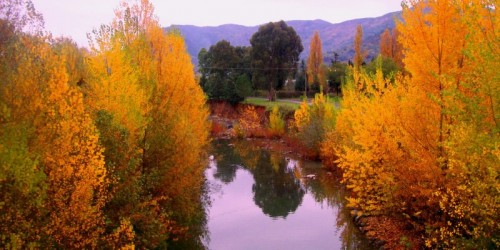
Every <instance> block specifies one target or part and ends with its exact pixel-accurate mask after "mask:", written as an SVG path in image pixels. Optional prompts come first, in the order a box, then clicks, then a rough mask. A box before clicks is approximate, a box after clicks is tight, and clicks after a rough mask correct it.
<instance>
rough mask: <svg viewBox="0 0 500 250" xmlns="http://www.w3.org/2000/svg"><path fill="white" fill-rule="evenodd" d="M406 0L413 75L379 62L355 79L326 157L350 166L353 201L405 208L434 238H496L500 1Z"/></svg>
mask: <svg viewBox="0 0 500 250" xmlns="http://www.w3.org/2000/svg"><path fill="white" fill-rule="evenodd" d="M405 4H406V5H404V8H403V21H402V22H400V23H398V24H397V29H398V31H399V32H400V36H399V41H400V43H401V44H402V45H403V48H404V49H403V52H404V55H405V57H404V58H405V59H404V63H405V66H406V70H407V71H408V72H409V73H410V75H411V77H408V78H405V77H396V79H395V82H394V84H391V82H390V81H389V79H388V77H387V76H384V75H383V73H382V70H381V64H379V66H378V69H377V72H376V74H366V73H365V72H363V71H361V72H359V73H358V75H357V76H356V77H352V78H349V79H350V80H349V81H348V83H347V84H346V86H345V88H344V89H343V93H344V97H343V102H342V104H341V105H342V110H341V111H340V112H339V114H338V119H337V124H336V129H335V131H333V132H330V133H328V134H327V139H326V140H325V142H324V143H323V144H322V153H323V157H324V159H325V162H326V163H327V164H333V163H338V164H339V167H340V168H341V169H342V170H343V175H344V182H345V183H346V184H347V187H348V188H349V189H351V190H352V191H353V195H352V196H351V197H350V198H349V199H348V200H349V203H350V206H352V207H356V208H357V209H358V210H359V211H361V213H368V214H371V215H380V214H393V215H394V214H397V215H399V217H400V218H404V219H403V220H404V221H405V222H406V223H407V224H408V225H411V227H412V228H414V229H415V230H416V231H419V232H420V233H421V234H422V235H424V239H425V244H426V245H427V247H434V248H469V247H477V246H481V247H480V248H482V247H483V248H486V246H495V245H498V242H499V241H498V236H497V235H498V232H499V227H498V223H494V221H498V213H496V212H495V211H498V208H499V203H498V200H497V201H495V198H491V197H498V190H496V189H495V188H494V187H495V185H497V184H496V183H495V178H496V176H498V173H499V171H500V169H499V167H498V166H499V164H498V162H499V156H498V149H497V147H496V146H494V142H495V141H498V136H499V134H498V125H497V123H496V120H497V117H498V109H497V108H496V107H497V105H498V96H499V92H498V88H497V87H494V85H495V83H494V82H495V80H494V79H495V77H497V76H495V75H498V74H497V73H494V71H493V70H492V69H493V68H494V67H498V58H497V57H498V52H497V51H496V50H497V45H496V43H497V42H495V41H496V40H495V39H498V37H497V36H496V35H495V33H494V29H493V28H492V27H493V26H494V24H495V23H496V22H498V21H497V19H496V18H495V14H496V13H495V11H494V10H495V9H496V6H495V4H494V3H488V4H486V3H484V2H481V1H473V0H471V1H463V2H449V1H439V0H436V1H407V2H405ZM492 6H493V7H492ZM479 30H480V31H481V32H477V31H479ZM479 62H480V63H479ZM479 72H481V73H479ZM353 74H356V72H355V71H354V73H353ZM496 85H498V84H496ZM336 145H338V146H336Z"/></svg>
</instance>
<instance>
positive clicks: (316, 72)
mask: <svg viewBox="0 0 500 250" xmlns="http://www.w3.org/2000/svg"><path fill="white" fill-rule="evenodd" d="M325 74H326V72H325V66H324V64H323V51H322V45H321V39H320V37H319V32H318V31H315V32H314V35H313V37H312V38H311V45H310V47H309V58H308V59H307V82H308V84H309V86H310V87H311V86H312V85H313V84H316V85H318V86H320V88H322V89H323V91H325V92H328V86H327V85H326V77H325Z"/></svg>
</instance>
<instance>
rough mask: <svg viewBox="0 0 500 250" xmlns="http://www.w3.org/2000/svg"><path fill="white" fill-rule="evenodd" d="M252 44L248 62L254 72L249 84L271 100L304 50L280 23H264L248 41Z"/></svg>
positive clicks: (292, 34)
mask: <svg viewBox="0 0 500 250" xmlns="http://www.w3.org/2000/svg"><path fill="white" fill-rule="evenodd" d="M250 44H251V45H252V54H251V63H252V68H253V69H254V74H253V79H252V82H253V85H254V87H255V88H257V89H267V90H269V92H270V98H271V99H272V100H274V98H275V97H274V94H273V92H274V91H275V90H277V89H280V88H282V87H283V85H284V84H285V81H286V80H287V79H288V78H289V77H290V76H293V75H294V74H295V72H296V70H297V62H298V61H299V55H300V53H301V52H302V50H303V49H304V48H303V46H302V42H301V40H300V37H299V36H298V35H297V33H296V32H295V30H294V29H293V28H292V27H290V26H288V25H287V24H286V23H285V22H284V21H280V22H275V23H268V24H266V25H263V26H261V27H259V30H258V31H257V32H256V33H254V34H253V35H252V38H251V39H250Z"/></svg>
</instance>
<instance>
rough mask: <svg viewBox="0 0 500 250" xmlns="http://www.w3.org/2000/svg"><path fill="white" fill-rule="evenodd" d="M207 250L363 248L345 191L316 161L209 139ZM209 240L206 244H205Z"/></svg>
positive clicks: (243, 144)
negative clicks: (209, 205) (211, 144)
mask: <svg viewBox="0 0 500 250" xmlns="http://www.w3.org/2000/svg"><path fill="white" fill-rule="evenodd" d="M213 154H214V159H213V160H211V163H210V168H209V169H208V170H207V172H206V175H207V179H208V182H210V183H211V186H212V187H214V186H216V187H217V188H212V190H211V191H210V196H211V199H212V205H211V208H210V209H209V218H208V230H209V234H210V236H209V237H206V238H205V243H206V244H207V245H208V248H209V249H369V248H370V247H369V245H368V244H367V242H366V240H365V239H364V238H363V237H362V235H361V234H360V232H359V230H358V229H357V228H356V227H355V226H354V225H353V223H352V221H351V219H350V215H349V211H348V210H347V209H344V195H345V190H344V189H343V188H342V186H341V185H340V184H339V181H338V180H337V179H335V178H334V177H333V176H331V175H330V174H329V173H328V172H326V171H324V170H323V169H322V168H321V165H320V164H319V163H316V162H304V161H298V160H295V159H292V158H288V157H284V156H283V155H282V154H277V153H271V152H269V151H267V150H264V149H262V148H259V147H256V146H255V144H253V143H251V142H247V141H244V140H242V141H223V140H221V141H214V142H213ZM208 238H210V240H208Z"/></svg>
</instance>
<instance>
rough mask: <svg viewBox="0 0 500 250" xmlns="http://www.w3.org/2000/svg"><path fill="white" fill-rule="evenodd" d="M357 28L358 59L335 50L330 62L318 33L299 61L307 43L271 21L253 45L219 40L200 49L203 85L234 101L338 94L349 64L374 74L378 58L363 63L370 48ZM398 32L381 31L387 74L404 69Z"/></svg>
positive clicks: (255, 36) (207, 90)
mask: <svg viewBox="0 0 500 250" xmlns="http://www.w3.org/2000/svg"><path fill="white" fill-rule="evenodd" d="M358 32H361V33H359V37H358V38H357V39H358V40H357V41H358V42H357V44H358V48H357V49H356V50H357V51H358V52H357V54H356V55H357V58H353V61H354V62H353V61H351V60H349V61H348V62H341V61H339V60H338V54H336V53H334V54H333V58H332V59H331V61H330V62H328V65H327V64H326V63H325V61H324V58H323V51H322V42H321V39H320V37H319V33H318V32H317V31H315V33H314V35H313V36H312V38H311V46H310V48H309V57H308V58H307V59H306V60H300V58H299V55H300V53H301V52H302V51H303V46H302V41H301V39H300V37H299V36H298V35H297V34H296V32H295V30H294V29H293V28H292V27H290V26H288V25H287V24H286V23H285V22H283V21H280V22H275V23H273V22H271V23H268V24H266V25H263V26H261V27H260V28H259V30H258V31H257V32H256V33H255V34H253V36H252V37H251V39H250V44H251V46H232V45H231V44H230V43H229V42H228V41H226V40H221V41H219V42H217V43H216V44H215V45H212V46H210V48H208V50H207V49H205V48H203V49H201V50H200V52H199V53H198V62H199V65H198V71H199V73H200V85H201V86H202V88H203V90H204V91H205V93H206V94H207V96H208V98H210V99H215V100H225V101H229V102H230V103H233V104H235V103H238V102H241V101H243V100H244V99H245V98H246V97H247V96H250V95H263V94H262V93H265V94H264V95H267V97H268V98H269V99H270V100H274V99H275V98H276V91H281V93H282V95H284V96H287V97H299V95H301V94H302V93H300V92H304V93H303V94H307V95H308V96H314V94H315V93H320V92H323V93H331V94H333V95H337V96H340V95H341V90H342V88H341V86H342V85H343V84H345V76H346V72H347V67H348V66H349V65H351V66H353V65H354V64H359V65H363V66H366V68H367V69H368V71H369V72H370V73H375V69H376V62H375V60H372V61H371V62H368V63H367V62H365V59H364V57H365V55H366V52H365V51H362V50H361V37H362V30H358ZM397 36H398V34H397V31H396V30H394V31H392V32H391V31H389V30H386V31H385V32H384V33H383V34H382V35H381V47H380V51H381V55H383V63H382V68H383V71H384V73H387V74H389V73H395V72H396V71H400V70H402V61H401V60H402V54H401V49H400V48H401V46H400V45H399V44H398V42H397ZM303 94H302V95H303Z"/></svg>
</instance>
